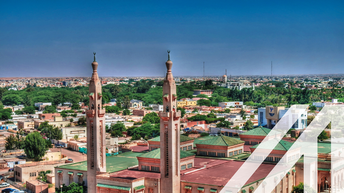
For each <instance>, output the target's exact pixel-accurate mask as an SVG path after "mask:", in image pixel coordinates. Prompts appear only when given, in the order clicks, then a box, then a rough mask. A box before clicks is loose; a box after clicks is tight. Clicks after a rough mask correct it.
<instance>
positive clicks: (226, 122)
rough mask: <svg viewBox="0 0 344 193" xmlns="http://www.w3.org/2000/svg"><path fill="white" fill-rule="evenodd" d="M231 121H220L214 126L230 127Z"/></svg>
mask: <svg viewBox="0 0 344 193" xmlns="http://www.w3.org/2000/svg"><path fill="white" fill-rule="evenodd" d="M231 125H232V123H231V122H229V121H222V122H220V123H218V124H217V125H216V126H217V127H226V128H231Z"/></svg>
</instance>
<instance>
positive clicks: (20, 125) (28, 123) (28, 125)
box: [18, 120, 35, 129]
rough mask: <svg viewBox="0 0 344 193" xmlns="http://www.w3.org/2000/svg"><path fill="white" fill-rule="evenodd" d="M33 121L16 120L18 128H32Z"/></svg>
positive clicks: (33, 125) (33, 126)
mask: <svg viewBox="0 0 344 193" xmlns="http://www.w3.org/2000/svg"><path fill="white" fill-rule="evenodd" d="M34 128H35V122H34V121H32V120H26V121H18V129H34Z"/></svg>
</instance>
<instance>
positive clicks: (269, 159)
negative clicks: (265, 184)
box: [265, 157, 274, 162]
mask: <svg viewBox="0 0 344 193" xmlns="http://www.w3.org/2000/svg"><path fill="white" fill-rule="evenodd" d="M265 161H268V162H272V161H274V158H273V157H267V158H266V159H265Z"/></svg>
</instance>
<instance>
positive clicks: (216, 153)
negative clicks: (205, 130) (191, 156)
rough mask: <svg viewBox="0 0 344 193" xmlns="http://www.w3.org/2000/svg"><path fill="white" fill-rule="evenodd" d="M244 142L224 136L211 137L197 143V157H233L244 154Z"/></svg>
mask: <svg viewBox="0 0 344 193" xmlns="http://www.w3.org/2000/svg"><path fill="white" fill-rule="evenodd" d="M244 143H245V142H244V141H241V140H238V139H235V138H232V137H227V136H224V135H219V136H209V137H208V138H206V139H205V140H202V141H198V142H197V143H196V147H197V155H201V156H212V157H232V156H234V155H238V154H241V153H243V152H244Z"/></svg>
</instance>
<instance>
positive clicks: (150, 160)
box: [137, 148, 195, 173]
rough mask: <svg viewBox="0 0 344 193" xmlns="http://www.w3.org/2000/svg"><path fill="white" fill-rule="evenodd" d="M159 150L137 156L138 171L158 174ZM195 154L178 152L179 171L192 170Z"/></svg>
mask: <svg viewBox="0 0 344 193" xmlns="http://www.w3.org/2000/svg"><path fill="white" fill-rule="evenodd" d="M160 156H161V154H160V148H158V149H155V150H153V151H150V152H148V153H144V154H142V155H140V156H137V159H138V162H139V167H138V169H139V170H143V171H152V172H158V173H159V172H160ZM194 159H195V154H193V153H190V152H187V151H180V170H185V169H189V168H192V167H193V166H194V165H195V164H194Z"/></svg>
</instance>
